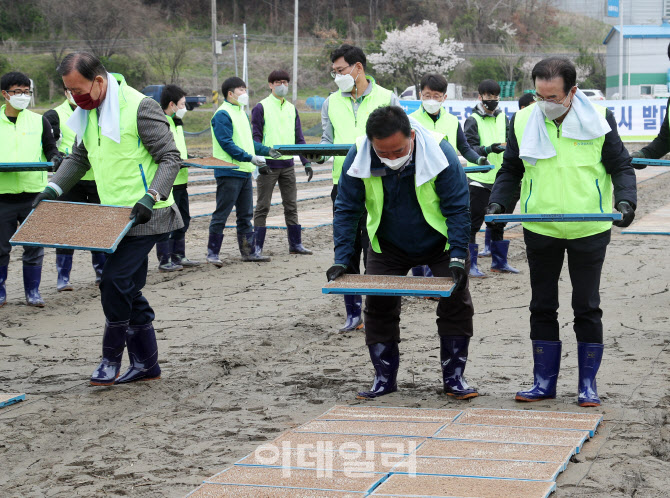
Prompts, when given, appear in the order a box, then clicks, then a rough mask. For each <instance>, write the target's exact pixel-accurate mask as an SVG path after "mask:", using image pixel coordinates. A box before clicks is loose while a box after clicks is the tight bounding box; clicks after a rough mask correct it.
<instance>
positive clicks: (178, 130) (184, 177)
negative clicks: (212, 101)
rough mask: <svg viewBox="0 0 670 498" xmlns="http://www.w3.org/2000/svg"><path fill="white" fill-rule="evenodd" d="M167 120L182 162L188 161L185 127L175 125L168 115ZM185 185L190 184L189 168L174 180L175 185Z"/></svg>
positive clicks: (184, 169) (183, 169) (181, 171)
mask: <svg viewBox="0 0 670 498" xmlns="http://www.w3.org/2000/svg"><path fill="white" fill-rule="evenodd" d="M165 118H166V119H167V122H168V124H169V125H170V131H171V132H172V135H173V136H174V143H175V145H176V146H177V150H179V155H180V156H181V158H182V160H186V159H188V151H187V150H186V139H185V138H184V127H183V126H177V125H175V124H174V119H172V117H170V116H168V115H166V116H165ZM185 183H188V168H181V169H180V170H179V173H178V174H177V178H175V180H174V185H184V184H185Z"/></svg>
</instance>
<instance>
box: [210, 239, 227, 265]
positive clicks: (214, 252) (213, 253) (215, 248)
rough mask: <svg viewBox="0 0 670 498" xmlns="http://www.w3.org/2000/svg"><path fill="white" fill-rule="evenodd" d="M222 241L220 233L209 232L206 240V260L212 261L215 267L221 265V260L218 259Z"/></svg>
mask: <svg viewBox="0 0 670 498" xmlns="http://www.w3.org/2000/svg"><path fill="white" fill-rule="evenodd" d="M222 243H223V234H222V233H210V234H209V240H208V241H207V262H208V263H212V264H213V265H214V266H216V267H217V268H221V267H222V266H223V261H221V260H220V259H219V251H221V244H222Z"/></svg>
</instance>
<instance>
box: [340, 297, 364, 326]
mask: <svg viewBox="0 0 670 498" xmlns="http://www.w3.org/2000/svg"><path fill="white" fill-rule="evenodd" d="M344 307H345V308H346V310H347V320H346V321H345V322H344V326H343V327H342V328H341V329H340V332H350V331H352V330H357V329H362V328H363V319H362V318H361V308H362V307H363V298H362V296H349V295H345V296H344Z"/></svg>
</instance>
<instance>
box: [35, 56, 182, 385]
mask: <svg viewBox="0 0 670 498" xmlns="http://www.w3.org/2000/svg"><path fill="white" fill-rule="evenodd" d="M57 70H58V73H59V74H60V75H61V76H62V78H63V83H64V84H65V87H66V88H67V89H68V90H69V91H70V93H71V94H72V98H73V99H74V101H75V102H76V103H77V106H78V109H76V110H75V112H74V113H73V114H72V116H71V117H70V119H68V121H67V125H68V126H69V127H70V128H72V129H73V130H74V132H75V133H76V135H77V145H76V146H75V147H74V149H73V150H72V154H70V155H69V156H68V158H67V159H65V160H64V161H63V164H62V166H61V167H60V169H59V170H58V171H57V172H56V174H55V175H54V176H53V178H52V180H51V181H50V182H49V183H48V185H47V187H46V188H45V189H44V191H43V192H42V193H41V194H39V195H38V196H37V198H36V199H35V202H34V203H33V205H34V206H36V205H37V204H38V203H39V202H40V201H41V200H43V199H55V198H57V197H58V196H59V195H61V194H63V193H67V192H69V191H70V189H72V188H73V187H74V186H75V185H76V184H77V182H78V181H79V180H81V178H82V177H83V176H84V175H85V174H86V172H87V171H88V170H89V169H91V168H92V169H93V172H94V174H95V181H96V184H97V186H98V195H100V202H101V203H102V204H109V205H116V206H127V207H132V210H131V213H130V219H131V220H133V221H134V223H133V228H131V229H130V231H129V232H128V234H127V235H126V236H125V237H124V238H123V239H122V240H121V242H120V243H119V245H118V247H117V248H116V251H115V252H114V253H112V254H110V255H108V256H107V261H106V262H105V267H104V269H103V272H102V280H101V281H100V299H101V301H102V309H103V312H104V313H105V318H106V323H105V330H104V334H103V337H102V361H101V362H100V364H99V365H98V367H97V368H96V370H95V372H94V373H93V375H92V377H91V384H92V385H99V386H109V385H112V384H114V383H117V384H118V383H124V382H133V381H136V380H152V379H158V378H160V375H161V369H160V366H159V365H158V346H157V344H156V333H155V331H154V327H153V323H152V322H153V320H154V318H155V314H154V310H153V309H152V308H151V306H150V305H149V302H148V301H147V299H146V297H144V296H143V295H142V288H143V287H144V285H145V284H146V279H147V268H148V265H149V258H148V255H149V252H150V251H151V249H152V248H153V246H154V245H155V244H156V242H158V241H159V240H161V239H163V238H164V237H165V235H166V234H168V233H170V232H172V231H173V230H176V229H178V228H180V227H181V226H182V224H183V223H182V221H181V216H180V215H179V210H178V209H177V206H175V204H174V199H173V197H172V184H173V183H174V180H175V178H176V176H177V173H179V166H180V164H181V158H180V156H179V151H178V150H177V147H176V146H175V143H174V138H173V136H172V133H171V132H170V127H169V125H168V122H167V120H166V119H165V114H164V113H163V110H162V109H161V108H160V105H159V104H158V103H157V102H156V101H154V100H153V99H151V98H150V97H147V96H145V95H142V94H141V93H140V92H138V91H137V90H135V89H133V88H131V87H129V86H128V85H127V83H126V81H125V79H124V78H123V76H121V75H120V74H110V73H108V72H107V70H106V69H105V67H104V66H103V65H102V63H101V62H100V60H99V59H98V58H97V57H95V56H94V55H91V54H89V53H86V52H76V53H72V54H69V55H67V56H66V57H65V58H64V59H63V60H62V62H61V63H60V64H59V66H58V68H57ZM72 222H73V223H76V220H72ZM125 346H128V358H129V359H130V368H128V370H127V371H126V372H125V373H124V374H123V375H122V376H121V377H119V372H120V369H121V358H122V356H123V351H124V348H125Z"/></svg>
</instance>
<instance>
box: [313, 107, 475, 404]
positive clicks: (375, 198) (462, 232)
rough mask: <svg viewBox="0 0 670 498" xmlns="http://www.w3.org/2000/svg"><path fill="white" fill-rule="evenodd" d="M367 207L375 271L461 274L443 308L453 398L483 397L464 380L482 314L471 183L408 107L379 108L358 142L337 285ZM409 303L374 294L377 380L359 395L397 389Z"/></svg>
mask: <svg viewBox="0 0 670 498" xmlns="http://www.w3.org/2000/svg"><path fill="white" fill-rule="evenodd" d="M438 140H439V143H438ZM366 208H367V230H368V234H369V235H370V248H369V249H368V266H367V275H397V276H405V275H407V272H408V271H409V270H410V269H411V268H413V267H414V266H418V265H424V264H426V265H428V266H429V267H430V269H431V271H432V272H433V275H435V276H436V277H447V276H450V277H452V278H453V280H454V290H453V292H452V294H451V295H450V296H449V297H446V298H445V297H442V298H440V301H439V303H438V305H437V332H438V335H439V337H440V361H441V366H442V378H443V387H444V392H445V393H446V394H447V395H449V396H454V397H455V398H456V399H467V398H472V397H475V396H477V395H478V394H477V390H476V389H475V388H473V387H470V386H469V385H468V383H467V382H466V380H465V378H464V377H463V372H464V370H465V365H466V362H467V359H468V345H469V343H470V338H471V337H472V333H473V324H472V317H473V315H474V307H473V305H472V298H471V297H470V291H469V289H468V270H469V266H470V256H469V254H468V234H469V230H470V208H469V196H468V183H467V179H466V177H465V172H464V171H463V168H462V167H461V164H460V161H459V160H458V156H457V155H456V152H455V151H454V149H453V148H452V147H451V145H449V143H448V142H447V141H446V140H444V139H442V138H441V135H437V136H436V135H435V134H434V133H432V132H430V131H428V130H426V129H425V128H424V127H422V126H421V125H419V124H418V123H417V122H416V121H414V120H412V122H410V119H409V118H408V117H407V115H406V114H405V112H404V111H403V110H402V108H401V107H397V106H386V107H380V108H379V109H376V110H375V111H373V112H372V113H371V114H370V116H369V118H368V120H367V125H366V135H365V136H363V137H359V138H358V139H357V140H356V147H353V148H352V149H351V151H349V154H348V155H347V157H346V159H345V161H344V165H343V167H342V176H340V182H339V188H338V194H337V199H336V200H335V215H334V220H333V238H334V240H335V262H334V264H333V266H332V267H330V268H329V269H328V271H327V272H326V276H327V278H328V280H329V281H332V280H335V279H337V278H338V277H340V276H342V275H344V274H345V273H347V265H348V262H349V260H350V259H351V256H352V255H353V253H354V245H355V239H356V229H357V227H358V222H359V220H360V217H361V215H362V213H363V212H364V211H365V209H366ZM400 304H401V298H400V297H395V296H392V297H389V296H371V295H368V296H366V299H365V311H364V317H365V342H366V344H367V346H368V351H369V353H370V359H371V361H372V365H373V367H374V369H375V378H374V381H373V384H372V388H371V389H370V390H369V391H364V392H360V393H358V397H359V398H362V399H364V398H376V397H378V396H383V395H385V394H388V393H391V392H394V391H396V390H397V382H396V378H397V374H398V366H399V360H400V353H399V350H398V343H399V342H400Z"/></svg>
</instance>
